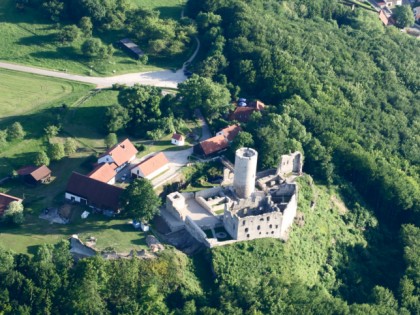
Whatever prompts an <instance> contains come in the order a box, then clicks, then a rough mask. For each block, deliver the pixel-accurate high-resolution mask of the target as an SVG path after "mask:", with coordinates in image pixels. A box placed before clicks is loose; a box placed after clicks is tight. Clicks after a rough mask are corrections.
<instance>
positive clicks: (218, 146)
mask: <svg viewBox="0 0 420 315" xmlns="http://www.w3.org/2000/svg"><path fill="white" fill-rule="evenodd" d="M228 146H229V141H228V140H227V139H226V137H225V136H224V135H219V136H215V137H213V138H210V139H207V140H204V141H201V142H200V143H199V144H196V145H195V146H194V149H193V150H194V153H195V154H198V155H204V156H210V155H212V154H215V153H218V152H220V151H222V150H224V149H226V148H227V147H228Z"/></svg>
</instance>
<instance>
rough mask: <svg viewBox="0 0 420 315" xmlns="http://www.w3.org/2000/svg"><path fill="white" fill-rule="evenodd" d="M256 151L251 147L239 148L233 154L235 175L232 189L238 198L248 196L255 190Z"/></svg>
mask: <svg viewBox="0 0 420 315" xmlns="http://www.w3.org/2000/svg"><path fill="white" fill-rule="evenodd" d="M257 160H258V152H257V151H255V150H254V149H251V148H241V149H238V150H236V154H235V173H234V174H235V176H234V178H233V189H234V190H235V193H236V195H237V196H238V197H239V198H248V197H250V196H251V194H252V193H253V192H254V190H255V176H256V173H257Z"/></svg>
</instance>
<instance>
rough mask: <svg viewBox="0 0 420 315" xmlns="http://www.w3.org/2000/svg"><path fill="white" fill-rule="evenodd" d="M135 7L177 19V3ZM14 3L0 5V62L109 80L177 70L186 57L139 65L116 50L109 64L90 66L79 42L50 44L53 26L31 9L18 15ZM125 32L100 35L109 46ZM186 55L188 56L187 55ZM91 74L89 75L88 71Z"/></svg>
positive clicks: (175, 0)
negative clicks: (155, 71)
mask: <svg viewBox="0 0 420 315" xmlns="http://www.w3.org/2000/svg"><path fill="white" fill-rule="evenodd" d="M133 2H134V4H135V5H136V4H137V5H142V6H143V5H144V6H145V7H148V8H152V9H159V10H161V12H162V13H161V14H162V16H163V17H171V18H177V17H179V16H180V12H181V5H180V2H179V1H178V0H166V1H165V0H160V1H150V0H147V1H144V0H133ZM14 4H15V1H14V0H3V1H0V34H1V38H2V45H0V60H3V61H7V62H12V63H20V64H26V65H31V66H35V67H41V68H48V69H55V70H60V71H64V70H67V71H68V72H71V73H77V74H83V75H96V76H110V75H114V74H120V73H127V72H139V71H150V70H157V69H160V68H161V67H171V68H173V67H179V66H180V65H182V62H183V61H185V60H186V59H187V58H188V57H187V56H188V54H186V55H183V56H177V58H170V59H167V60H166V59H162V60H153V59H151V60H150V62H149V65H146V66H145V65H141V64H139V63H137V61H135V60H133V59H132V58H130V57H129V56H128V55H126V54H125V53H124V52H122V51H121V50H119V49H117V50H116V52H115V54H114V57H113V58H112V60H110V61H98V62H90V61H89V60H88V59H86V58H84V57H83V56H82V55H81V52H80V46H81V44H82V40H78V41H76V42H75V43H73V44H72V45H66V46H62V45H60V44H57V43H56V42H55V40H54V37H55V34H56V33H57V31H56V29H55V27H54V24H53V23H51V22H50V21H48V20H45V19H44V18H43V17H42V16H40V15H39V14H38V13H37V12H35V11H34V10H33V9H31V8H29V9H26V10H25V11H24V12H18V11H16V9H15V5H14ZM126 36H127V34H126V33H125V32H113V33H111V34H106V35H104V34H102V35H101V37H102V39H103V41H104V42H105V43H106V44H112V43H114V42H115V41H117V40H118V39H121V38H123V37H126ZM188 53H189V52H188ZM91 70H92V71H91Z"/></svg>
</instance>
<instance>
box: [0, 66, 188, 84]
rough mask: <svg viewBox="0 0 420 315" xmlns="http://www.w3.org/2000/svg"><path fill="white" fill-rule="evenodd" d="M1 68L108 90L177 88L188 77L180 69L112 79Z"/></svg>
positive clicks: (37, 70) (19, 68)
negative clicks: (121, 86) (137, 86)
mask: <svg viewBox="0 0 420 315" xmlns="http://www.w3.org/2000/svg"><path fill="white" fill-rule="evenodd" d="M0 68H4V69H9V70H15V71H21V72H27V73H34V74H39V75H45V76H48V77H54V78H60V79H66V80H71V81H79V82H85V83H90V84H94V85H96V87H97V88H108V87H111V86H112V85H113V84H115V83H118V84H126V85H129V86H131V85H134V84H135V83H140V84H144V85H152V86H159V87H164V88H176V87H177V86H178V83H181V82H183V81H185V80H186V79H187V77H186V76H185V75H184V71H183V69H180V70H178V71H177V72H173V71H171V70H163V71H153V72H140V73H128V74H123V75H117V76H112V77H89V76H82V75H77V74H70V73H66V72H59V71H53V70H46V69H40V68H34V67H28V66H22V65H17V64H12V63H7V62H0Z"/></svg>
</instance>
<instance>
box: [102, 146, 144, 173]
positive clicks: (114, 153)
mask: <svg viewBox="0 0 420 315" xmlns="http://www.w3.org/2000/svg"><path fill="white" fill-rule="evenodd" d="M137 152H138V151H137V149H136V148H135V147H134V145H133V144H132V143H131V141H130V140H128V139H125V140H124V141H122V142H120V143H118V144H116V145H115V146H113V147H112V148H111V149H109V150H108V151H106V152H105V153H104V154H102V155H101V156H100V157H99V158H98V164H101V163H108V164H111V166H112V167H113V168H114V170H115V171H116V172H117V173H118V172H119V171H121V170H122V169H123V168H124V167H125V166H126V165H127V164H128V163H130V162H131V161H133V160H134V159H135V158H136V154H137Z"/></svg>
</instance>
